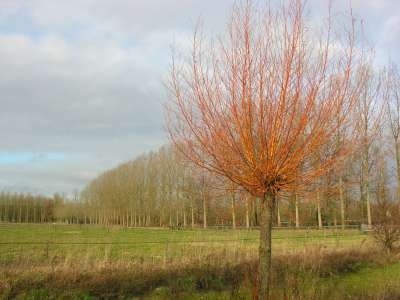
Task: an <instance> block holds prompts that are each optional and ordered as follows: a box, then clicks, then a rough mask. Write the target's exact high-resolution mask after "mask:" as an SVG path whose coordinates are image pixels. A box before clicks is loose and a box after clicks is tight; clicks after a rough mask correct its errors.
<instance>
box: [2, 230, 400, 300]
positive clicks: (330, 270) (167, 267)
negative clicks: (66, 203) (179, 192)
mask: <svg viewBox="0 0 400 300" xmlns="http://www.w3.org/2000/svg"><path fill="white" fill-rule="evenodd" d="M272 244H273V269H274V272H273V273H274V279H273V286H274V288H273V294H274V295H275V297H276V299H284V298H285V297H286V299H364V298H365V299H379V298H377V297H378V296H379V295H384V296H385V297H386V295H387V294H388V293H395V295H397V294H396V293H398V292H400V284H399V283H400V277H399V276H400V275H398V274H397V273H398V270H399V264H398V262H397V263H396V259H397V261H398V258H393V257H386V256H385V255H381V252H380V250H377V248H376V247H375V245H374V241H373V239H372V237H371V236H370V235H367V234H364V233H362V232H360V231H359V230H350V229H348V230H340V229H324V230H315V229H308V230H307V229H301V230H294V229H276V230H274V231H273V238H272ZM257 251H258V230H243V229H241V230H231V229H207V230H203V229H195V230H171V229H158V228H123V227H109V228H107V227H101V226H90V225H63V224H42V225H39V224H10V223H3V224H1V225H0V270H1V272H0V274H1V275H0V297H1V298H17V299H18V298H19V299H58V298H64V299H98V298H101V299H103V298H105V299H117V298H118V299H170V298H176V299H251V297H252V291H253V290H254V289H253V286H254V284H255V282H254V280H255V274H256V270H257V267H256V265H257ZM371 274H373V275H374V276H372V275H371ZM396 274H397V275H396ZM376 278H381V279H379V280H377V279H376ZM365 282H369V283H368V285H367V286H366V285H365ZM372 282H373V283H374V285H372ZM370 286H377V287H378V288H375V289H372V288H370ZM337 287H341V288H340V289H337ZM366 287H368V290H366V289H365V288H366ZM344 291H345V292H346V293H347V294H343V293H344ZM321 297H322V298H321ZM327 297H328V298H327ZM379 297H380V296H379ZM382 299H384V297H383V298H382Z"/></svg>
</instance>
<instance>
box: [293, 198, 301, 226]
mask: <svg viewBox="0 0 400 300" xmlns="http://www.w3.org/2000/svg"><path fill="white" fill-rule="evenodd" d="M294 204H295V208H296V228H299V227H300V218H299V197H298V196H297V193H295V194H294Z"/></svg>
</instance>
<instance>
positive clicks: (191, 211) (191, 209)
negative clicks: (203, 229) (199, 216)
mask: <svg viewBox="0 0 400 300" xmlns="http://www.w3.org/2000/svg"><path fill="white" fill-rule="evenodd" d="M190 214H191V218H192V220H191V221H192V229H193V228H194V211H193V203H192V205H191V206H190Z"/></svg>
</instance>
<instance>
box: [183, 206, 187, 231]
mask: <svg viewBox="0 0 400 300" xmlns="http://www.w3.org/2000/svg"><path fill="white" fill-rule="evenodd" d="M186 226H187V216H186V210H185V209H183V227H184V228H186Z"/></svg>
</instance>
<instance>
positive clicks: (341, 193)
mask: <svg viewBox="0 0 400 300" xmlns="http://www.w3.org/2000/svg"><path fill="white" fill-rule="evenodd" d="M339 201H340V219H341V225H342V229H343V230H344V229H345V228H346V221H345V211H344V197H343V179H342V176H340V177H339Z"/></svg>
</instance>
